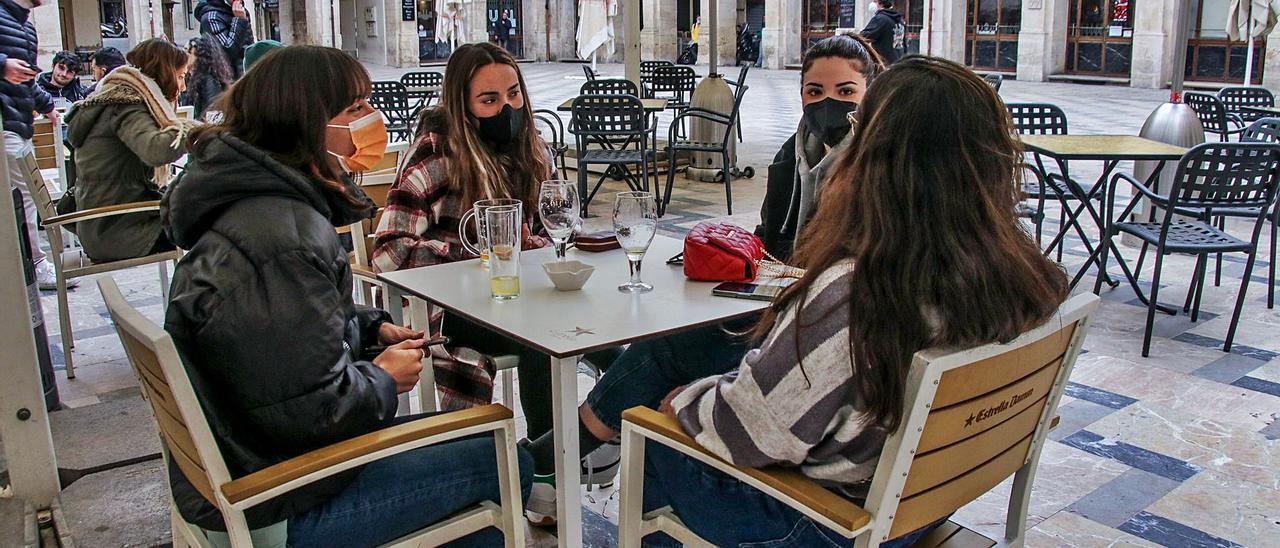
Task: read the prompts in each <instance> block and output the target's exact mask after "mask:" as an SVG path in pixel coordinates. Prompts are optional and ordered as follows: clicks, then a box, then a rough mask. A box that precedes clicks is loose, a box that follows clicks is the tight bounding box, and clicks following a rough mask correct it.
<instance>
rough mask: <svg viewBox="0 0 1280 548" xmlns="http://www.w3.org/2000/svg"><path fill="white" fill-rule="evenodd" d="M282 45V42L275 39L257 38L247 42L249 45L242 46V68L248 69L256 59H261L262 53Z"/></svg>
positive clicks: (264, 53)
mask: <svg viewBox="0 0 1280 548" xmlns="http://www.w3.org/2000/svg"><path fill="white" fill-rule="evenodd" d="M283 47H284V44H281V43H280V42H277V41H275V40H259V41H257V42H254V43H252V44H249V47H247V48H244V70H246V71H247V70H249V67H251V66H253V64H254V63H255V62H257V61H258V59H261V58H262V56H263V55H266V54H267V53H269V52H271V50H275V49H280V48H283Z"/></svg>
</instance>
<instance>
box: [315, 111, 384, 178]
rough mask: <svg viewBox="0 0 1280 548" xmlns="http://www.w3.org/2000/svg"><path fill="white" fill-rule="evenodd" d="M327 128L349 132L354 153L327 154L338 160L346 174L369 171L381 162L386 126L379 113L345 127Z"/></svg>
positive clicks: (364, 117)
mask: <svg viewBox="0 0 1280 548" xmlns="http://www.w3.org/2000/svg"><path fill="white" fill-rule="evenodd" d="M329 127H331V128H339V129H345V130H347V131H349V132H351V144H353V145H355V147H356V151H355V152H353V153H352V154H351V155H350V156H343V155H340V154H334V153H333V152H330V153H329V154H333V155H334V156H336V157H337V158H338V164H339V165H341V166H342V169H343V170H344V171H346V172H347V173H351V172H357V171H369V170H370V169H372V168H373V166H375V165H377V164H378V162H379V161H381V160H382V155H383V154H384V153H386V151H387V124H386V122H384V121H383V120H382V113H381V112H378V111H376V110H375V111H373V112H371V113H369V114H368V115H365V116H362V117H360V118H358V119H356V120H355V121H353V122H351V123H350V124H347V125H345V126H343V125H337V124H329Z"/></svg>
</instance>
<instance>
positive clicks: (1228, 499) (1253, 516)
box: [1147, 472, 1280, 546]
mask: <svg viewBox="0 0 1280 548" xmlns="http://www.w3.org/2000/svg"><path fill="white" fill-rule="evenodd" d="M1147 511H1148V512H1151V513H1152V514H1156V515H1158V516H1162V517H1165V518H1168V519H1171V520H1174V521H1176V522H1178V523H1181V524H1184V525H1187V526H1190V527H1194V528H1196V529H1199V530H1201V531H1204V532H1206V533H1209V534H1211V535H1214V536H1217V537H1220V538H1223V539H1227V540H1230V541H1232V542H1235V543H1238V544H1241V545H1244V546H1273V545H1274V543H1275V542H1276V539H1278V538H1280V491H1278V490H1276V489H1272V488H1267V487H1263V486H1260V485H1258V484H1256V483H1252V482H1247V481H1242V480H1237V479H1235V478H1232V477H1230V476H1226V475H1223V474H1218V473H1215V472H1205V473H1203V474H1200V475H1198V476H1196V477H1195V478H1192V479H1191V480H1188V481H1187V482H1185V483H1183V484H1182V485H1181V486H1180V487H1178V488H1177V489H1174V490H1173V491H1172V492H1171V493H1169V494H1168V495H1166V496H1165V497H1164V498H1162V499H1160V500H1159V501H1158V502H1156V503H1155V504H1153V505H1151V507H1150V508H1148V509H1147Z"/></svg>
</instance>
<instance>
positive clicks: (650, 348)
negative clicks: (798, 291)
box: [587, 318, 754, 432]
mask: <svg viewBox="0 0 1280 548" xmlns="http://www.w3.org/2000/svg"><path fill="white" fill-rule="evenodd" d="M753 324H754V318H752V319H749V320H745V321H742V320H739V321H737V322H731V323H730V324H726V325H725V327H727V328H728V329H730V330H732V331H735V332H740V331H745V330H746V329H750V328H751V326H752V325H753ZM749 348H750V340H748V339H747V338H746V337H741V336H737V335H732V334H730V333H726V332H725V331H724V329H722V328H721V326H719V325H712V326H707V327H703V328H699V329H694V330H692V331H685V332H683V333H676V334H674V335H667V336H666V337H662V338H658V339H650V340H647V341H641V342H637V343H635V344H632V345H631V346H630V347H628V348H627V350H626V351H625V352H623V353H622V355H621V356H619V357H618V358H617V359H616V360H614V361H613V363H612V364H610V365H609V368H608V369H607V370H606V371H605V373H604V375H603V376H601V377H600V382H599V383H597V384H596V386H595V388H592V389H591V393H589V394H587V405H589V406H590V407H591V411H593V412H594V413H595V415H596V418H598V419H600V422H602V423H604V425H605V426H608V427H609V428H611V429H613V430H614V431H615V432H617V431H621V430H622V412H623V411H626V410H627V409H630V408H632V407H636V406H639V405H643V406H645V407H651V408H653V409H657V408H658V405H659V404H661V403H662V398H665V397H666V396H667V394H668V393H670V392H671V390H672V389H674V388H676V387H679V386H684V385H686V384H689V383H691V382H693V381H696V380H698V379H701V378H704V377H710V376H712V375H723V374H725V373H728V372H730V371H733V370H734V369H737V368H738V365H739V364H741V363H742V357H743V356H745V355H746V353H747V350H748V349H749Z"/></svg>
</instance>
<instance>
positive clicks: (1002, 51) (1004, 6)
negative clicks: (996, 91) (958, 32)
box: [964, 0, 1022, 72]
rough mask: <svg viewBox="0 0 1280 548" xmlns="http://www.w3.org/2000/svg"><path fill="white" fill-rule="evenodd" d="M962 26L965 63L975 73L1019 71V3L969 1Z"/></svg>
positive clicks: (1020, 0)
mask: <svg viewBox="0 0 1280 548" xmlns="http://www.w3.org/2000/svg"><path fill="white" fill-rule="evenodd" d="M965 23H966V24H965V37H964V38H965V47H964V60H965V64H967V65H969V66H971V67H973V68H974V69H977V70H992V71H1000V72H1015V71H1017V70H1018V32H1019V31H1021V30H1022V0H969V12H968V17H967V18H966V20H965Z"/></svg>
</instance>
